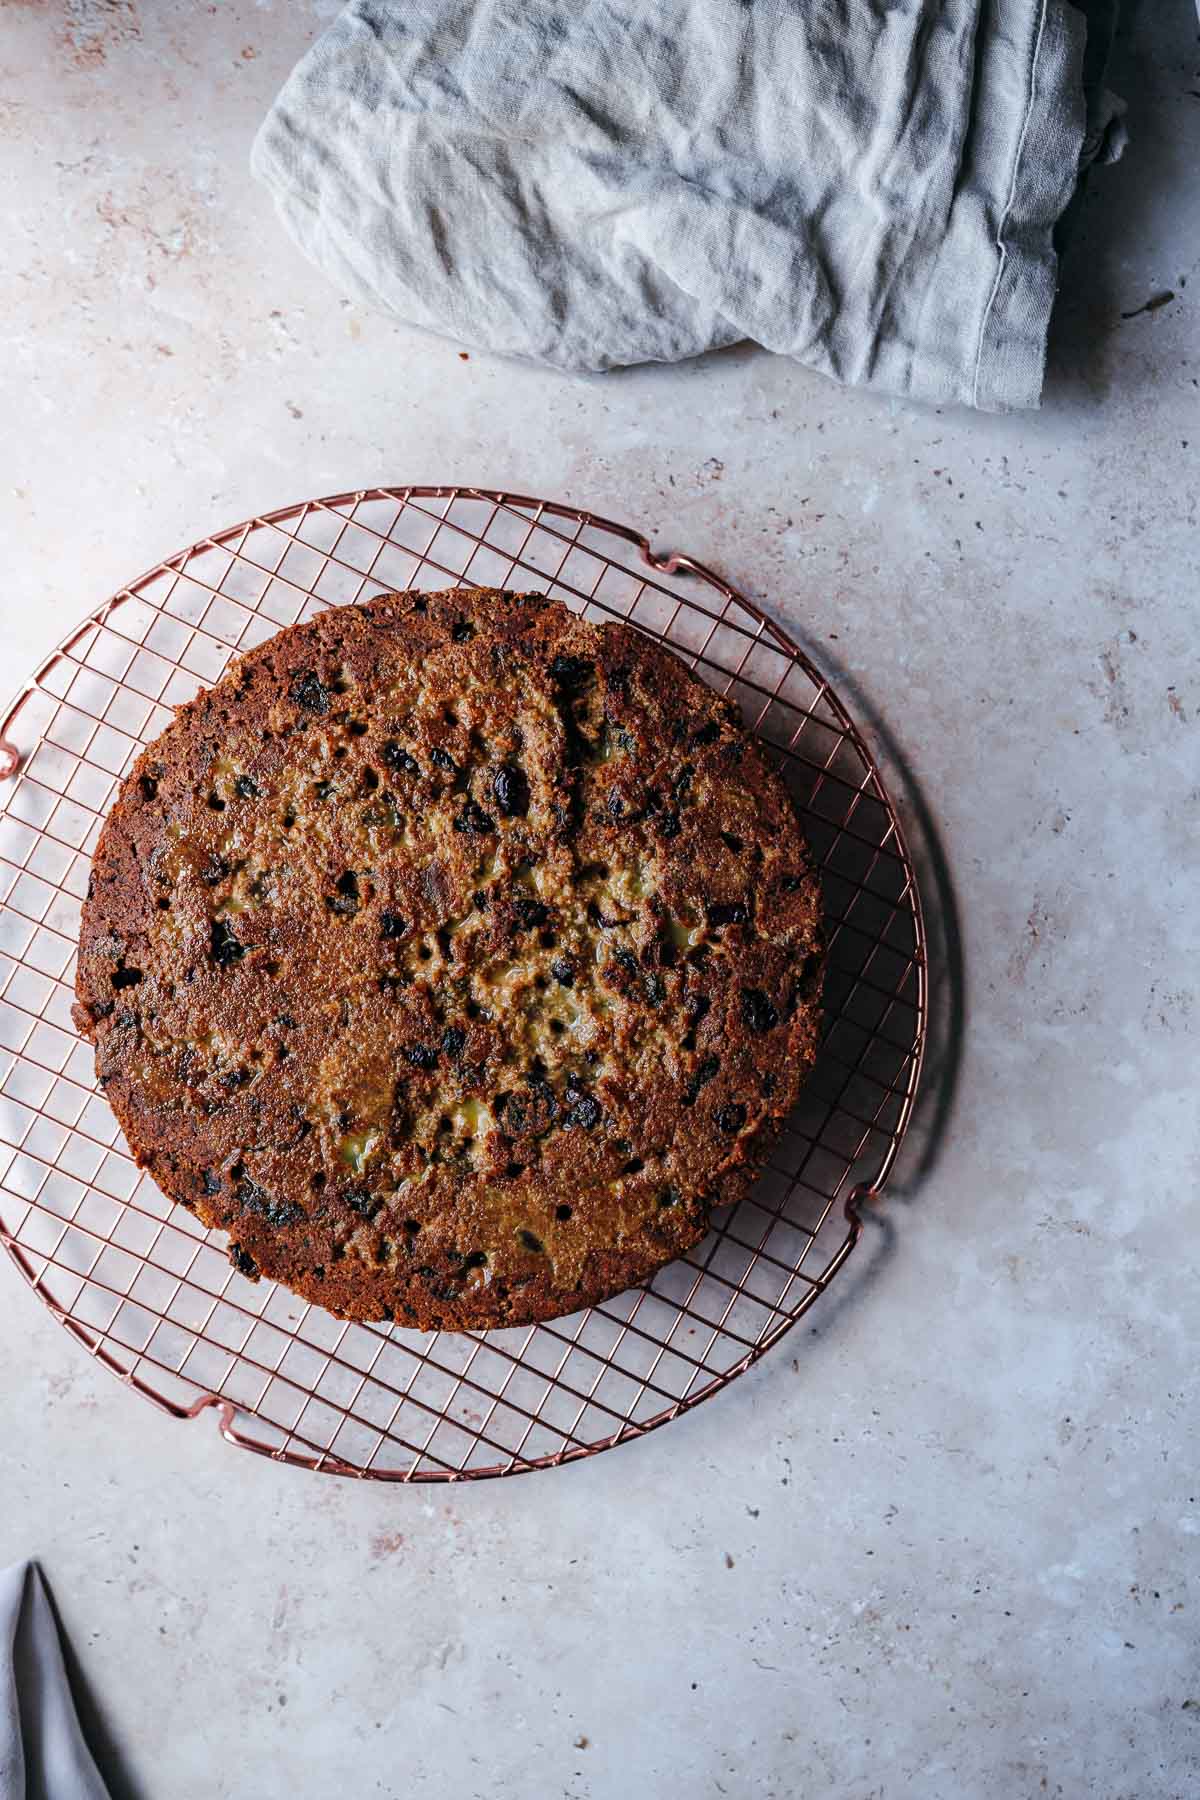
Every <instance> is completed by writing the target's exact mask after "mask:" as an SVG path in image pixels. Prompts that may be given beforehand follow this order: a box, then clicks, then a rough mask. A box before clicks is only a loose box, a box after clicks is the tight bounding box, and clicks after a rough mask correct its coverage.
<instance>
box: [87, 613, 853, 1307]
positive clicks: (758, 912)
mask: <svg viewBox="0 0 1200 1800" xmlns="http://www.w3.org/2000/svg"><path fill="white" fill-rule="evenodd" d="M822 966H823V950H822V940H821V927H820V893H819V887H818V883H817V879H816V876H815V874H814V873H813V869H812V865H811V860H810V858H809V855H808V853H807V849H806V846H805V842H804V838H803V834H802V832H801V830H800V827H799V824H798V822H797V820H796V816H795V813H794V811H793V808H792V805H791V802H790V800H789V797H788V794H787V792H786V789H785V788H784V785H783V783H782V781H781V780H780V778H779V776H778V775H777V773H776V772H775V771H774V769H773V768H772V767H771V765H770V764H769V763H768V761H767V760H766V758H765V757H764V755H763V753H762V751H761V750H760V749H759V747H758V745H757V744H756V743H755V741H754V739H753V738H751V737H750V736H749V735H748V734H747V732H746V731H745V730H744V728H743V727H742V725H741V722H740V719H739V716H738V713H737V709H736V708H735V707H734V706H733V705H732V703H731V702H729V701H728V700H725V699H723V698H722V697H721V696H720V695H718V694H715V693H714V692H713V691H712V690H711V689H710V688H708V687H706V686H705V685H704V684H703V683H702V682H701V681H699V680H698V679H697V678H696V677H695V676H694V675H692V674H691V672H690V671H689V670H688V669H687V668H686V667H685V666H684V664H683V663H682V662H680V661H679V659H678V658H677V657H676V656H674V655H673V654H672V653H671V652H669V651H667V650H665V649H663V648H662V647H661V646H660V645H659V644H657V643H656V642H654V641H653V640H652V639H650V638H649V637H646V636H644V635H643V634H642V633H640V632H639V631H636V630H634V629H633V628H632V627H630V626H627V625H623V624H604V625H596V624H591V623H588V622H586V621H585V620H582V619H580V618H577V617H576V616H575V615H574V614H573V613H571V612H569V611H568V610H567V609H566V608H565V607H564V606H562V605H561V604H560V603H559V602H557V601H554V600H550V599H547V598H546V597H545V596H544V595H541V594H515V593H504V592H498V591H496V590H492V589H459V588H455V589H451V590H448V591H446V592H443V593H437V594H423V593H407V594H390V595H386V596H384V597H382V598H380V599H375V600H372V601H371V602H370V603H369V604H366V605H362V606H347V607H343V608H338V609H334V610H330V611H327V612H323V613H321V614H319V615H318V616H317V617H316V618H314V619H312V620H310V621H308V622H306V623H304V624H301V625H294V626H292V627H290V628H289V629H288V630H285V631H281V632H280V633H279V635H278V636H277V637H274V638H272V639H271V640H270V642H268V643H265V644H263V645H261V646H260V647H259V648H258V649H255V650H252V651H250V652H249V653H248V654H246V655H244V656H243V657H241V659H240V660H239V661H238V662H236V663H235V664H234V665H233V666H232V667H231V668H230V670H229V672H228V673H227V674H226V675H225V676H224V678H223V679H222V680H221V681H220V682H218V683H217V685H216V686H215V687H213V688H211V689H210V690H208V691H207V692H205V693H202V694H200V695H199V696H198V697H197V698H196V699H195V700H192V701H190V702H189V703H188V704H187V705H186V706H184V707H182V708H181V709H180V710H179V712H178V714H177V715H176V717H175V719H174V721H173V722H172V724H171V725H169V726H168V728H167V730H166V731H164V732H163V734H162V736H161V737H160V738H158V739H157V741H156V742H155V743H153V744H152V745H151V746H150V747H149V749H147V750H146V751H145V752H144V753H143V755H142V756H141V757H140V759H139V760H138V762H137V763H136V764H135V766H134V768H133V770H132V771H131V773H130V775H129V776H128V777H127V779H126V781H125V783H124V785H123V787H122V789H121V793H120V796H119V798H118V800H117V802H116V805H115V806H114V808H113V810H112V812H111V814H110V815H109V818H108V820H107V822H106V823H105V826H104V829H103V831H102V832H101V835H100V841H99V844H98V846H97V849H96V856H95V862H94V866H93V870H92V877H91V881H90V884H89V888H88V897H87V901H86V903H85V905H84V909H83V920H82V927H81V933H80V947H79V964H78V975H77V981H76V993H77V1005H76V1008H75V1018H76V1022H77V1024H78V1026H79V1029H80V1030H81V1031H82V1032H83V1033H84V1034H85V1035H86V1036H88V1037H89V1038H90V1039H91V1040H92V1041H93V1042H94V1044H95V1048H96V1069H97V1078H98V1080H99V1082H100V1084H101V1085H102V1087H103V1090H104V1093H105V1094H106V1096H107V1098H108V1100H109V1102H110V1104H111V1105H112V1107H113V1110H114V1112H115V1113H116V1116H117V1118H118V1120H119V1121H120V1123H121V1126H122V1128H123V1129H124V1132H125V1136H126V1138H127V1139H128V1142H129V1145H130V1148H131V1149H132V1151H133V1154H134V1156H135V1157H136V1159H137V1161H138V1162H139V1164H141V1165H142V1166H143V1167H144V1168H147V1169H149V1170H150V1172H151V1173H152V1175H153V1177H154V1179H155V1180H156V1181H157V1182H158V1184H159V1186H160V1187H161V1188H162V1189H163V1190H164V1192H166V1193H167V1194H169V1195H170V1196H171V1198H172V1199H173V1200H176V1201H178V1202H179V1204H180V1205H182V1206H187V1207H190V1208H192V1209H194V1211H195V1212H196V1213H197V1214H198V1216H199V1217H200V1218H201V1219H202V1220H203V1221H204V1223H205V1224H206V1225H209V1226H214V1227H218V1228H220V1229H221V1230H223V1231H227V1232H228V1233H229V1253H230V1257H231V1260H232V1261H233V1263H234V1265H235V1266H236V1267H237V1268H238V1269H239V1270H241V1272H242V1273H243V1274H244V1275H247V1276H249V1277H250V1278H251V1279H255V1278H257V1277H258V1276H259V1275H260V1274H262V1275H266V1276H270V1277H271V1278H273V1279H274V1280H276V1281H280V1282H282V1283H284V1284H285V1285H286V1286H287V1287H289V1288H291V1289H293V1290H294V1291H295V1292H296V1293H297V1294H300V1295H302V1296H304V1297H305V1298H306V1299H308V1300H311V1301H313V1302H316V1303H318V1304H319V1305H321V1306H323V1307H326V1308H328V1310H329V1311H330V1312H332V1313H336V1314H338V1315H340V1316H342V1317H347V1318H360V1319H394V1320H396V1321H397V1322H398V1323H400V1324H406V1325H412V1326H418V1327H421V1328H423V1329H469V1328H483V1327H489V1326H501V1325H514V1324H520V1323H525V1322H528V1321H532V1320H536V1319H544V1318H551V1317H554V1316H556V1315H558V1314H561V1313H564V1312H570V1311H573V1310H575V1309H576V1308H578V1307H580V1306H583V1305H586V1304H590V1303H592V1302H595V1301H598V1300H600V1299H602V1298H604V1297H606V1296H608V1295H611V1294H613V1293H616V1292H619V1291H620V1290H622V1289H624V1288H627V1287H629V1286H631V1285H632V1284H634V1283H636V1282H639V1281H642V1280H645V1279H646V1278H647V1277H648V1276H650V1275H651V1274H653V1272H654V1271H655V1270H656V1269H658V1268H660V1267H661V1266H662V1265H663V1264H664V1263H666V1262H669V1261H670V1260H671V1259H672V1258H673V1257H675V1256H677V1255H679V1254H680V1253H681V1252H683V1251H685V1250H687V1249H688V1248H689V1247H690V1246H691V1245H693V1244H695V1243H696V1242H697V1240H698V1239H699V1238H701V1237H702V1236H703V1234H704V1232H705V1230H706V1228H707V1223H708V1217H709V1213H710V1211H711V1209H712V1208H713V1207H714V1206H716V1205H719V1204H723V1203H726V1202H729V1201H732V1200H734V1199H736V1198H737V1197H738V1196H739V1195H740V1194H741V1193H742V1192H743V1191H744V1190H745V1188H746V1186H747V1185H748V1183H749V1181H750V1179H751V1177H752V1176H753V1174H754V1172H755V1165H756V1163H759V1162H761V1160H762V1157H763V1155H764V1153H765V1151H766V1150H767V1149H768V1148H769V1146H770V1144H771V1143H772V1141H773V1139H774V1138H775V1136H776V1135H777V1133H778V1131H779V1129H780V1127H781V1125H782V1122H783V1120H784V1118H785V1117H786V1115H787V1113H788V1112H789V1111H790V1109H791V1107H792V1106H793V1104H794V1103H795V1100H796V1097H797V1094H798V1092H799V1090H800V1086H801V1084H802V1082H803V1081H804V1078H805V1076H806V1074H807V1073H808V1070H809V1068H810V1066H811V1064H812V1061H813V1057H814V1053H815V1049H816V1043H817V1032H818V1022H819V1010H820V986H821V974H822Z"/></svg>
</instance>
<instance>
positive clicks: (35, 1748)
mask: <svg viewBox="0 0 1200 1800" xmlns="http://www.w3.org/2000/svg"><path fill="white" fill-rule="evenodd" d="M0 1800H109V1793H108V1788H107V1787H106V1786H105V1784H104V1782H103V1781H102V1780H101V1778H100V1772H99V1770H98V1769H97V1768H96V1765H95V1763H94V1762H93V1760H92V1754H91V1751H90V1750H89V1749H88V1747H87V1744H86V1743H85V1742H84V1738H83V1733H82V1731H81V1730H80V1728H79V1719H78V1716H77V1715H76V1712H75V1702H74V1700H73V1699H72V1698H71V1690H70V1687H69V1686H68V1683H67V1672H66V1669H65V1667H64V1666H63V1657H62V1647H61V1645H60V1643H59V1639H58V1627H57V1625H56V1624H55V1620H54V1614H53V1612H52V1611H51V1610H50V1602H49V1599H48V1598H47V1595H46V1588H45V1584H44V1583H43V1581H42V1577H41V1574H40V1572H39V1570H38V1569H37V1567H36V1566H35V1565H34V1564H33V1563H16V1564H15V1565H14V1566H13V1567H12V1568H11V1569H4V1570H0Z"/></svg>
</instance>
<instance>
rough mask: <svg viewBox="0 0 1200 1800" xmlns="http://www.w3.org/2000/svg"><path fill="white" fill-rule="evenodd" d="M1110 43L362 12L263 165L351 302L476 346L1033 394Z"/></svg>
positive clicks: (381, 1) (977, 392) (767, 19)
mask: <svg viewBox="0 0 1200 1800" xmlns="http://www.w3.org/2000/svg"><path fill="white" fill-rule="evenodd" d="M1081 4H1083V5H1085V6H1086V7H1087V8H1088V10H1089V11H1090V12H1091V13H1092V14H1093V15H1095V14H1097V13H1104V14H1106V15H1111V12H1112V10H1113V7H1114V5H1115V0H1081ZM1106 23H1108V24H1111V19H1108V20H1107V21H1106ZM1087 35H1088V26H1087V21H1086V20H1085V18H1084V15H1083V13H1082V12H1080V11H1079V10H1078V8H1077V7H1075V6H1073V5H1071V4H1069V0H354V4H352V5H349V6H347V7H346V9H345V11H344V12H343V13H342V14H341V15H340V16H339V17H338V19H337V20H336V21H335V23H334V24H333V25H332V27H331V28H330V30H329V31H327V32H326V34H325V35H324V37H322V38H321V39H320V40H319V41H318V42H317V43H316V44H315V45H314V46H313V48H312V50H311V51H310V52H309V53H308V54H307V55H306V56H305V57H304V59H303V60H302V61H301V62H300V64H299V65H298V66H297V68H296V69H295V70H294V72H293V73H292V75H291V77H290V78H289V80H288V82H287V83H286V85H285V87H284V88H283V91H282V92H281V94H280V95H279V98H278V100H277V101H276V103H275V105H274V107H273V108H272V110H271V112H270V114H269V116H268V117H267V119H266V121H265V122H264V124H263V126H262V128H261V130H260V132H259V134H258V137H257V140H256V142H255V145H254V151H253V157H252V166H253V169H254V172H255V174H256V175H257V176H258V177H259V178H260V179H261V180H262V181H263V182H265V184H266V185H267V187H268V188H269V189H270V190H271V192H272V193H273V194H274V196H275V199H276V202H277V205H278V208H279V211H280V213H281V215H282V218H283V221H284V223H285V225H286V226H287V228H288V230H289V231H290V232H291V233H292V235H293V237H294V238H295V239H296V241H297V242H298V244H299V245H300V246H301V248H302V249H303V250H304V251H305V252H306V253H307V254H308V255H309V256H310V257H311V258H312V260H313V261H314V262H315V263H317V264H318V265H319V266H320V267H321V268H322V269H323V270H325V271H326V273H327V274H328V275H329V276H331V277H332V279H333V280H334V281H335V282H336V283H338V285H339V286H340V287H341V288H342V289H343V290H344V291H345V292H346V293H348V294H350V295H352V296H353V297H354V298H355V299H357V300H361V301H365V302H368V303H370V304H372V305H375V306H378V307H381V308H383V309H384V310H385V311H388V312H391V313H393V314H395V315H398V316H399V317H400V318H402V319H405V320H408V321H409V322H411V323H413V324H416V325H419V326H423V327H425V328H427V329H428V330H431V331H436V332H440V333H443V334H445V335H448V336H450V337H453V338H455V339H457V340H459V341H460V342H461V343H464V344H469V345H472V346H477V347H482V348H484V349H487V350H492V351H499V352H503V353H505V354H509V355H516V356H521V357H527V358H533V359H536V360H537V361H539V362H545V363H550V364H553V365H555V366H557V367H559V368H562V369H568V370H577V371H582V370H599V369H608V368H611V367H613V366H615V365H620V364H628V363H637V362H647V361H656V362H675V361H677V360H679V359H680V358H682V357H688V356H693V355H695V354H697V353H698V352H701V351H704V350H709V349H713V348H716V347H718V346H721V345H728V344H733V343H737V342H739V341H741V340H743V339H751V340H753V341H754V342H756V343H758V344H762V345H765V346H766V347H767V348H768V349H770V350H773V351H777V352H779V353H781V354H783V355H787V356H791V357H794V358H796V359H797V360H798V361H799V362H802V363H806V364H808V365H809V366H811V367H812V368H815V369H821V370H823V371H824V372H825V373H826V374H828V375H832V376H834V377H836V378H837V379H838V380H839V381H843V382H849V383H854V384H857V385H860V386H865V387H872V388H878V389H882V390H884V391H885V392H888V393H892V394H899V395H907V396H911V397H914V398H916V399H919V400H924V401H932V402H960V403H963V404H965V405H969V406H978V407H982V408H986V409H992V410H1006V409H1008V408H1012V407H1022V406H1033V405H1036V404H1037V403H1038V399H1039V395H1040V390H1041V385H1042V371H1043V363H1044V358H1045V345H1046V333H1047V327H1048V324H1049V319H1050V312H1051V308H1052V305H1053V301H1054V293H1055V285H1056V269H1057V258H1056V253H1055V247H1054V231H1055V226H1056V223H1057V221H1058V220H1059V218H1060V216H1061V215H1062V213H1063V211H1064V209H1065V208H1066V206H1067V203H1068V202H1069V200H1070V199H1071V196H1072V194H1073V192H1074V189H1075V186H1076V182H1077V179H1078V175H1079V170H1080V165H1081V157H1083V156H1084V151H1085V135H1086V137H1087V151H1086V155H1087V156H1094V155H1095V154H1096V153H1097V152H1098V151H1099V152H1103V149H1104V144H1105V140H1106V139H1107V140H1108V141H1109V149H1110V153H1111V147H1112V146H1111V136H1112V134H1111V132H1110V131H1109V126H1110V124H1111V121H1112V116H1113V112H1114V111H1115V110H1118V108H1119V103H1114V102H1113V101H1112V97H1111V96H1107V95H1101V96H1099V97H1097V95H1095V94H1093V95H1092V96H1091V99H1092V101H1093V102H1095V104H1093V105H1092V106H1091V107H1090V108H1089V105H1088V103H1087V102H1086V101H1085V93H1084V53H1085V45H1086V41H1087ZM1089 113H1090V114H1091V116H1089Z"/></svg>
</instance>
